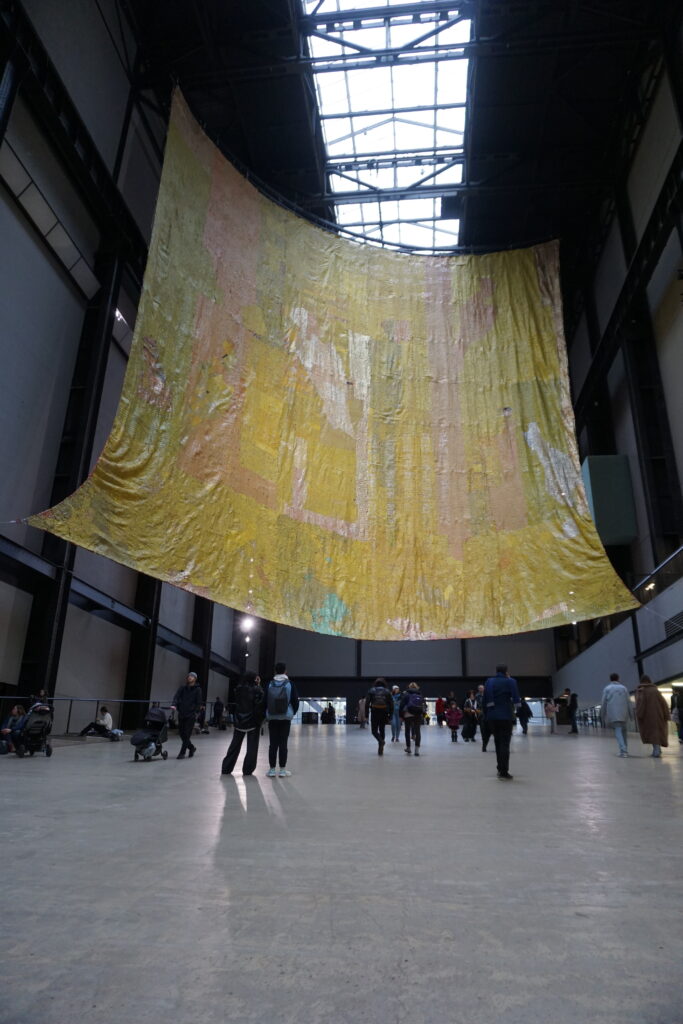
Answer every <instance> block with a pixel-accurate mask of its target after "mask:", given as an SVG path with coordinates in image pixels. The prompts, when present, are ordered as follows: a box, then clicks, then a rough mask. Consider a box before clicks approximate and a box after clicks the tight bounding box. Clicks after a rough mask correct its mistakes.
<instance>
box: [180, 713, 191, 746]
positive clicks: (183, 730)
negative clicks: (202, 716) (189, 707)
mask: <svg viewBox="0 0 683 1024" xmlns="http://www.w3.org/2000/svg"><path fill="white" fill-rule="evenodd" d="M193 729H194V715H192V716H191V717H190V718H179V719H178V735H179V736H180V738H181V740H182V741H183V744H182V746H181V748H180V753H181V754H184V753H185V751H186V750H188V749H189V750H194V744H193V742H192V730H193Z"/></svg>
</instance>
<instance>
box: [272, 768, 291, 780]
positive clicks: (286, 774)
mask: <svg viewBox="0 0 683 1024" xmlns="http://www.w3.org/2000/svg"><path fill="white" fill-rule="evenodd" d="M273 774H275V773H273ZM291 774H292V773H291V772H288V771H287V769H286V768H281V769H280V771H279V772H278V775H279V776H280V778H281V779H286V778H288V777H289V776H290V775H291Z"/></svg>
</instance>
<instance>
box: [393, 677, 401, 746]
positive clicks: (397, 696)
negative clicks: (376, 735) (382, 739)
mask: <svg viewBox="0 0 683 1024" xmlns="http://www.w3.org/2000/svg"><path fill="white" fill-rule="evenodd" d="M391 700H392V704H393V711H392V713H391V742H392V743H398V741H399V740H400V738H401V712H400V710H399V707H400V704H401V691H400V689H399V687H398V686H392V688H391Z"/></svg>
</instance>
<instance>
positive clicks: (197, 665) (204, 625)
mask: <svg viewBox="0 0 683 1024" xmlns="http://www.w3.org/2000/svg"><path fill="white" fill-rule="evenodd" d="M212 628H213V602H212V601H208V600H207V599H206V598H205V597H195V599H194V617H193V620H192V640H193V642H194V643H195V644H198V645H199V647H200V648H201V651H202V653H201V656H200V657H198V658H194V657H193V658H190V671H191V672H196V673H197V679H198V681H199V685H200V687H201V690H202V694H203V696H204V701H206V700H207V699H208V695H209V694H208V687H209V667H210V664H211V630H212Z"/></svg>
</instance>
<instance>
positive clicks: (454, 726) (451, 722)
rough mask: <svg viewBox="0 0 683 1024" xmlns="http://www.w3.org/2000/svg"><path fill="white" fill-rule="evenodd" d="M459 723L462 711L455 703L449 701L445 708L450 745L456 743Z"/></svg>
mask: <svg viewBox="0 0 683 1024" xmlns="http://www.w3.org/2000/svg"><path fill="white" fill-rule="evenodd" d="M461 722H462V711H461V710H460V708H459V707H458V705H457V704H456V703H455V701H449V702H448V707H447V708H446V725H447V726H448V728H449V729H450V730H451V743H457V742H458V728H459V726H460V723H461Z"/></svg>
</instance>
